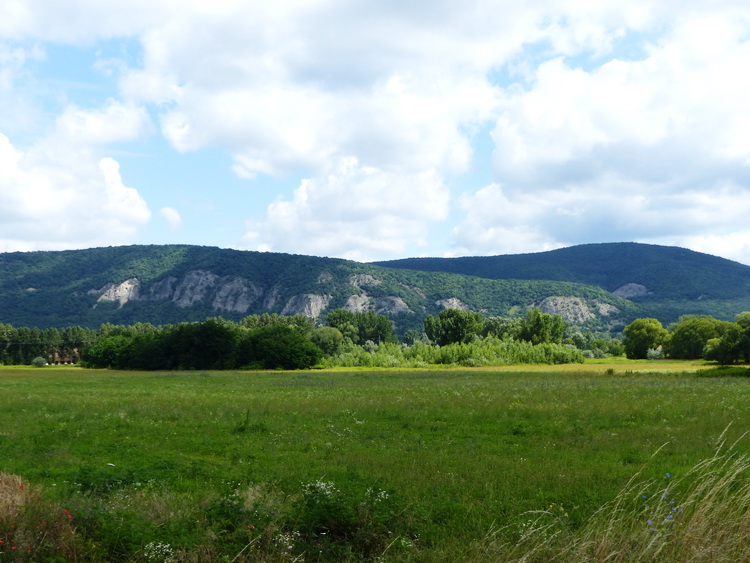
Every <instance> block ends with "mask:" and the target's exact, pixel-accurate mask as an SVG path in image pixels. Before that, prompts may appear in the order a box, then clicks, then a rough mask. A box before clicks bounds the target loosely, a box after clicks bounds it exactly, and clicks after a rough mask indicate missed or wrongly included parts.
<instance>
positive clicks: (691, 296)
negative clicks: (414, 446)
mask: <svg viewBox="0 0 750 563" xmlns="http://www.w3.org/2000/svg"><path fill="white" fill-rule="evenodd" d="M339 307H343V308H347V309H349V310H352V311H357V312H359V311H366V310H374V311H376V312H378V313H380V314H385V315H388V316H389V317H391V318H392V319H393V321H394V323H395V326H396V331H397V332H398V333H403V332H405V331H406V330H408V329H416V330H421V328H422V326H423V322H424V318H425V317H426V316H427V315H436V314H437V313H438V312H439V311H440V310H441V309H443V308H449V307H450V308H461V309H466V310H471V311H478V312H482V313H483V314H485V315H487V316H522V315H524V314H525V312H526V310H527V309H528V308H530V307H539V308H541V309H542V310H544V311H546V312H549V313H557V314H560V315H561V316H563V318H565V319H566V320H567V321H569V322H571V323H573V324H576V325H579V326H580V327H581V328H582V329H588V330H594V331H606V332H611V333H616V332H618V331H620V330H621V329H622V327H624V326H625V325H626V324H627V323H629V322H630V321H632V320H633V319H635V318H638V317H643V316H652V317H656V318H658V319H659V320H661V321H662V322H663V323H664V324H668V323H670V322H673V321H675V320H677V318H679V316H681V315H684V314H709V315H713V316H715V317H717V318H722V319H732V318H733V317H734V315H736V314H737V313H739V312H742V311H745V310H750V266H745V265H742V264H739V263H737V262H732V261H730V260H726V259H723V258H718V257H715V256H711V255H707V254H702V253H698V252H693V251H690V250H685V249H682V248H675V247H667V246H655V245H644V244H636V243H606V244H589V245H580V246H574V247H569V248H563V249H559V250H553V251H548V252H539V253H534V254H516V255H502V256H477V257H463V258H407V259H402V260H393V261H387V262H378V263H361V262H354V261H349V260H343V259H336V258H323V257H314V256H302V255H293V254H282V253H271V252H253V251H240V250H229V249H220V248H213V247H203V246H191V245H151V246H118V247H108V248H93V249H87V250H67V251H39V252H12V253H2V254H0V322H2V323H6V324H12V325H13V326H27V327H39V328H46V327H58V328H60V327H64V326H86V327H91V328H96V327H98V326H99V325H101V324H103V323H106V322H109V323H114V324H133V323H136V322H150V323H153V324H168V323H176V322H181V321H193V320H203V319H205V318H206V317H211V316H222V317H225V318H229V319H234V320H239V319H241V318H243V317H245V316H247V315H252V314H263V313H272V314H273V313H276V314H283V315H290V314H304V315H307V316H309V317H311V318H314V319H323V318H324V317H325V314H326V313H327V311H330V310H332V309H335V308H339Z"/></svg>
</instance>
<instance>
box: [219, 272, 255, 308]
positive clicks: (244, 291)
mask: <svg viewBox="0 0 750 563" xmlns="http://www.w3.org/2000/svg"><path fill="white" fill-rule="evenodd" d="M261 295H263V289H262V288H260V287H257V286H256V285H254V284H252V283H250V282H248V281H247V280H243V279H242V278H234V279H233V280H230V281H228V282H226V283H224V284H223V285H222V286H221V288H219V291H217V292H216V297H214V300H213V303H212V304H211V305H212V306H213V308H214V310H216V311H231V312H236V313H246V312H247V310H248V309H249V308H250V305H252V304H253V302H255V301H256V300H257V299H258V298H259V297H260V296H261Z"/></svg>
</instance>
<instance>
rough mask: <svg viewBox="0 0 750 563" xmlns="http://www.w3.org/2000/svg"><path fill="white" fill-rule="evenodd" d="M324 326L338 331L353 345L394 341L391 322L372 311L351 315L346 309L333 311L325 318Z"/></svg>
mask: <svg viewBox="0 0 750 563" xmlns="http://www.w3.org/2000/svg"><path fill="white" fill-rule="evenodd" d="M326 325H327V326H329V327H333V328H335V329H338V331H339V332H340V333H341V334H342V335H343V337H344V338H348V339H349V340H351V341H352V342H354V343H355V344H360V345H362V344H364V343H365V342H367V341H368V340H369V341H371V342H375V343H378V342H389V341H392V340H394V336H393V322H392V321H391V320H390V319H389V318H388V317H386V316H385V315H378V314H376V313H375V312H374V311H366V312H364V313H353V312H351V311H348V310H346V309H334V310H333V311H331V312H329V313H328V315H327V316H326Z"/></svg>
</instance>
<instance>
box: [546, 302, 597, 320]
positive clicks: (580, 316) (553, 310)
mask: <svg viewBox="0 0 750 563" xmlns="http://www.w3.org/2000/svg"><path fill="white" fill-rule="evenodd" d="M539 308H540V309H541V310H542V312H544V313H547V314H548V315H560V316H561V317H562V318H563V320H565V321H567V322H569V323H582V322H585V321H588V320H590V319H593V318H595V317H596V315H595V314H594V313H592V312H591V309H589V306H588V305H586V302H585V301H584V300H583V299H581V298H580V297H547V298H546V299H544V300H543V301H542V302H541V303H540V304H539Z"/></svg>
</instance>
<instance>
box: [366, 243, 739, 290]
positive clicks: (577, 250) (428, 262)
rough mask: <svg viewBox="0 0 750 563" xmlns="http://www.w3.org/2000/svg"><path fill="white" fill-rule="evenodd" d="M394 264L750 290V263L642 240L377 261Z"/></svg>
mask: <svg viewBox="0 0 750 563" xmlns="http://www.w3.org/2000/svg"><path fill="white" fill-rule="evenodd" d="M375 264H378V265H380V266H385V267H389V268H404V269H410V270H420V271H425V272H451V273H455V274H463V275H470V276H479V277H482V278H487V279H493V280H499V279H517V280H555V281H566V282H574V283H583V284H588V285H595V286H597V287H601V288H602V289H606V290H607V291H616V290H618V289H619V288H622V287H623V286H626V285H627V284H638V285H640V286H643V287H645V288H646V292H647V294H648V295H651V296H655V297H658V298H662V299H699V298H701V299H733V298H738V297H745V296H748V295H749V294H750V266H745V265H743V264H740V263H738V262H733V261H731V260H726V259H724V258H718V257H716V256H711V255H709V254H702V253H700V252H694V251H692V250H686V249H684V248H676V247H669V246H657V245H650V244H638V243H630V242H623V243H603V244H584V245H580V246H572V247H568V248H561V249H559V250H551V251H547V252H538V253H533V254H509V255H501V256H470V257H462V258H406V259H402V260H390V261H385V262H375Z"/></svg>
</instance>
